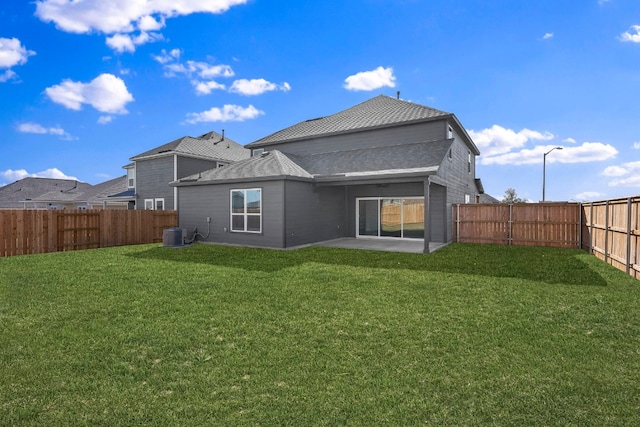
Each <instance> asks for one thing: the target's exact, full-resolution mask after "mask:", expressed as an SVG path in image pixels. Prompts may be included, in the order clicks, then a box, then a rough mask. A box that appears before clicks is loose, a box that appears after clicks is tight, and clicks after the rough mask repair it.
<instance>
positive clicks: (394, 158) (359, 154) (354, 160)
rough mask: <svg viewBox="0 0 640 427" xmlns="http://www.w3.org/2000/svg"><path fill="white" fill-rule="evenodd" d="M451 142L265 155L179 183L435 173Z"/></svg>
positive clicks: (270, 152)
mask: <svg viewBox="0 0 640 427" xmlns="http://www.w3.org/2000/svg"><path fill="white" fill-rule="evenodd" d="M452 143H453V140H450V139H449V140H442V141H435V142H421V143H414V144H403V145H395V146H389V147H379V148H366V149H358V150H347V151H337V152H333V153H321V154H311V155H306V156H296V155H292V154H284V153H282V152H280V151H278V150H272V151H267V152H265V153H263V154H262V155H261V156H256V157H252V158H250V159H247V160H243V161H240V162H237V163H234V164H232V165H230V166H225V167H224V168H218V169H211V170H208V171H206V172H202V173H200V174H195V175H191V176H189V177H186V178H183V179H181V180H179V181H178V182H177V183H178V184H179V185H180V184H182V185H189V184H188V183H193V182H198V183H205V182H215V181H229V180H241V179H242V180H245V179H254V178H266V177H282V176H287V177H295V178H306V179H316V178H319V179H325V180H326V179H327V178H329V179H330V178H331V177H345V176H376V175H390V174H401V173H416V172H418V173H435V172H437V170H438V167H439V166H440V164H441V163H442V161H443V160H444V158H445V156H446V154H447V151H448V150H449V148H450V147H451V144H452Z"/></svg>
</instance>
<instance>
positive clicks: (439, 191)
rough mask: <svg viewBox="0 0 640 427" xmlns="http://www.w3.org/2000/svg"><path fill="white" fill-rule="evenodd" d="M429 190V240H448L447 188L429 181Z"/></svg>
mask: <svg viewBox="0 0 640 427" xmlns="http://www.w3.org/2000/svg"><path fill="white" fill-rule="evenodd" d="M429 192H430V195H431V203H430V204H429V221H430V225H431V241H432V242H440V243H445V242H448V241H449V238H448V233H447V212H448V211H447V188H446V187H443V186H441V185H438V184H434V183H431V188H430V189H429ZM449 211H450V210H449Z"/></svg>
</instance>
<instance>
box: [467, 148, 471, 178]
mask: <svg viewBox="0 0 640 427" xmlns="http://www.w3.org/2000/svg"><path fill="white" fill-rule="evenodd" d="M467 169H468V172H469V173H471V151H469V161H468V162H467Z"/></svg>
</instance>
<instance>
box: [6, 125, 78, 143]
mask: <svg viewBox="0 0 640 427" xmlns="http://www.w3.org/2000/svg"><path fill="white" fill-rule="evenodd" d="M18 132H20V133H34V134H38V135H56V136H60V137H62V138H63V139H66V140H71V139H74V138H73V137H72V136H71V135H70V134H68V133H67V132H66V131H65V130H64V129H62V128H61V127H52V128H46V127H44V126H42V125H41V124H39V123H33V122H25V123H20V124H19V125H18Z"/></svg>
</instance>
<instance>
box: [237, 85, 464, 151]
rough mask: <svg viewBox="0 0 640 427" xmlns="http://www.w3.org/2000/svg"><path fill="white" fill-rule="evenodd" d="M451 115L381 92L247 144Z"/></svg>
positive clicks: (329, 133)
mask: <svg viewBox="0 0 640 427" xmlns="http://www.w3.org/2000/svg"><path fill="white" fill-rule="evenodd" d="M448 116H452V114H451V113H447V112H444V111H440V110H436V109H434V108H430V107H426V106H424V105H420V104H415V103H413V102H408V101H403V100H401V99H396V98H392V97H389V96H386V95H378V96H376V97H375V98H372V99H369V100H368V101H365V102H362V103H360V104H358V105H355V106H353V107H351V108H348V109H346V110H343V111H340V112H339V113H336V114H333V115H331V116H326V117H320V118H317V119H311V120H305V121H303V122H300V123H298V124H296V125H293V126H290V127H288V128H286V129H283V130H280V131H278V132H275V133H273V134H271V135H268V136H266V137H264V138H261V139H259V140H257V141H254V142H252V143H251V144H247V145H246V147H248V148H256V147H261V146H266V145H270V144H275V143H281V142H288V141H295V140H300V139H307V138H311V137H318V136H327V135H334V134H341V133H348V132H355V131H359V130H364V129H371V128H378V127H385V126H396V125H398V124H407V123H411V122H420V121H427V120H432V119H435V118H444V117H448Z"/></svg>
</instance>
